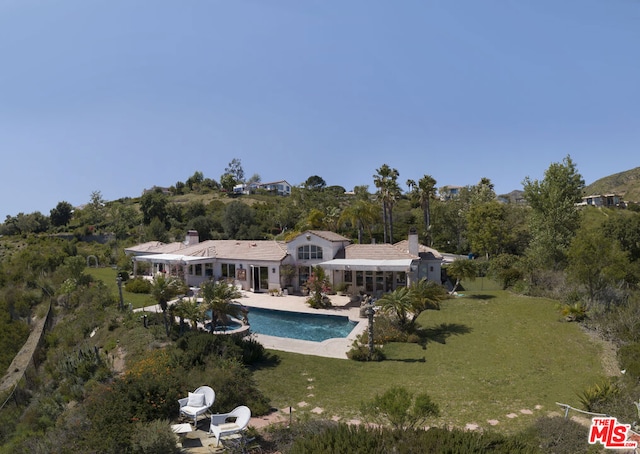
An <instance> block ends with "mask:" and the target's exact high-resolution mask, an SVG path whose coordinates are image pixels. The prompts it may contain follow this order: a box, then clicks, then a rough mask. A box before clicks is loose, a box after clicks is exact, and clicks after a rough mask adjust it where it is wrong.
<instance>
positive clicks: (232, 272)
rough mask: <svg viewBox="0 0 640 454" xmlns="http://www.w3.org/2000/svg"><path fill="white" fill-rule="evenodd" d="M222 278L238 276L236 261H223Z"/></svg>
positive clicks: (221, 265)
mask: <svg viewBox="0 0 640 454" xmlns="http://www.w3.org/2000/svg"><path fill="white" fill-rule="evenodd" d="M220 267H221V268H222V270H221V273H222V278H223V279H235V278H236V265H235V263H221V264H220Z"/></svg>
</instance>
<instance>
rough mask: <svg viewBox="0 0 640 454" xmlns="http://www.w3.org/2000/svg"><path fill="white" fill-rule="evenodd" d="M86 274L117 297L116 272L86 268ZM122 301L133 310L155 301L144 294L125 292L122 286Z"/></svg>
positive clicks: (106, 269)
mask: <svg viewBox="0 0 640 454" xmlns="http://www.w3.org/2000/svg"><path fill="white" fill-rule="evenodd" d="M85 271H86V272H87V274H90V275H91V276H93V278H94V279H98V280H101V281H102V282H104V283H105V285H106V286H107V288H108V289H109V290H110V291H111V292H113V294H114V295H115V296H116V297H117V298H119V296H118V284H117V283H116V276H117V271H116V270H115V269H113V268H87V269H86V270H85ZM122 299H123V300H124V303H125V305H128V304H131V305H132V306H133V308H134V309H137V308H139V307H145V306H151V305H154V304H156V302H155V300H154V299H153V298H152V297H151V296H150V295H146V294H141V293H131V292H127V291H126V290H125V288H124V285H123V286H122Z"/></svg>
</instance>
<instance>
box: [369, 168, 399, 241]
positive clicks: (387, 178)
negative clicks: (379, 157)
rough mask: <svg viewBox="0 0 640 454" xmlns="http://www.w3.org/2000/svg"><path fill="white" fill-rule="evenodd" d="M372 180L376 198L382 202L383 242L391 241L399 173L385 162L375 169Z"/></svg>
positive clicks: (397, 196)
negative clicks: (376, 189)
mask: <svg viewBox="0 0 640 454" xmlns="http://www.w3.org/2000/svg"><path fill="white" fill-rule="evenodd" d="M376 172H377V174H376V175H374V176H373V182H374V184H375V185H376V188H378V193H377V194H378V199H379V200H380V202H381V203H382V222H383V227H384V242H385V243H393V206H394V205H395V203H396V201H397V200H398V198H399V197H400V192H401V191H400V186H398V177H399V176H400V174H399V173H398V171H397V170H396V169H392V168H391V167H389V166H388V165H387V164H383V165H382V166H381V167H380V168H379V169H376Z"/></svg>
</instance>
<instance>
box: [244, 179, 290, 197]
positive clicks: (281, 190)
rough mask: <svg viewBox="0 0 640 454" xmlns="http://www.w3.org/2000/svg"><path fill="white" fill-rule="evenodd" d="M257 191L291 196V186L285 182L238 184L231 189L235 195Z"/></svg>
mask: <svg viewBox="0 0 640 454" xmlns="http://www.w3.org/2000/svg"><path fill="white" fill-rule="evenodd" d="M258 189H263V190H265V191H269V192H273V193H274V194H277V195H283V196H284V195H291V185H290V184H289V183H287V182H286V181H285V180H280V181H274V182H273V183H251V184H248V185H247V184H244V183H242V184H238V185H236V186H234V187H233V192H234V193H235V194H245V195H248V194H251V193H254V192H256V190H258Z"/></svg>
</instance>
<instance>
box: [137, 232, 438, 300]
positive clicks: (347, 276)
mask: <svg viewBox="0 0 640 454" xmlns="http://www.w3.org/2000/svg"><path fill="white" fill-rule="evenodd" d="M350 243H351V242H350V240H349V239H348V238H346V237H344V236H342V235H339V234H337V233H334V232H329V231H323V230H309V231H306V232H303V233H301V234H300V235H298V236H296V237H295V238H294V239H292V240H291V241H288V242H282V241H274V240H208V241H203V242H199V241H198V234H197V232H195V231H189V232H188V234H187V239H186V240H185V241H184V242H176V243H170V244H164V243H159V242H149V243H143V244H140V245H137V246H134V247H131V248H127V249H125V252H126V253H127V254H128V255H130V256H131V257H132V259H133V261H134V275H137V268H138V267H137V264H138V263H139V262H147V263H149V264H150V268H151V274H152V275H153V274H156V273H167V274H170V275H174V276H181V277H183V278H184V280H185V282H186V283H187V285H189V286H192V287H196V286H199V285H200V284H201V283H202V282H204V281H206V280H209V279H225V280H228V281H231V282H233V283H234V284H235V285H238V286H241V287H242V289H243V290H248V291H253V292H265V291H268V290H270V289H279V288H284V287H285V285H287V284H288V283H286V282H284V276H281V273H280V271H281V266H282V265H293V266H294V268H295V270H296V273H295V276H294V277H293V280H292V282H291V283H290V284H291V286H292V287H293V290H295V291H299V290H300V289H301V288H302V287H303V285H304V283H305V282H306V281H307V280H308V279H309V276H310V275H311V273H312V271H313V267H315V266H318V265H319V266H321V267H323V268H324V269H325V270H327V276H328V278H329V280H330V281H331V282H332V284H334V285H336V284H339V283H343V282H344V283H346V284H348V285H349V286H350V287H351V289H352V290H354V291H362V292H366V293H372V294H377V293H381V292H386V291H391V290H394V289H395V288H396V287H398V286H405V285H408V284H410V283H411V282H412V281H413V280H415V279H420V278H422V277H426V278H428V279H431V280H434V281H436V282H438V283H440V265H441V262H442V256H441V255H440V254H439V253H438V252H437V251H435V250H434V249H431V248H427V247H426V246H421V245H419V244H418V235H417V234H416V233H415V232H411V233H410V235H409V239H408V240H405V241H401V242H399V243H397V244H395V245H391V244H350Z"/></svg>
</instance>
